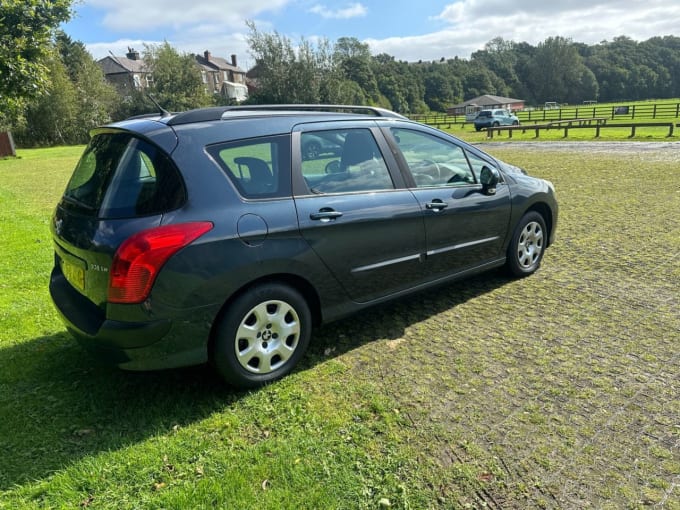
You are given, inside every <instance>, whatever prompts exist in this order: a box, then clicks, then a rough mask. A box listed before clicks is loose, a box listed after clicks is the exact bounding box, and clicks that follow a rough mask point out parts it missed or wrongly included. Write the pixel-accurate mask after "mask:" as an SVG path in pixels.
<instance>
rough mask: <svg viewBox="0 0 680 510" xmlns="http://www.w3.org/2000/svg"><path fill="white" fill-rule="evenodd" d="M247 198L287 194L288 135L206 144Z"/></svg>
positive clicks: (275, 196)
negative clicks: (209, 145) (210, 145)
mask: <svg viewBox="0 0 680 510" xmlns="http://www.w3.org/2000/svg"><path fill="white" fill-rule="evenodd" d="M208 152H209V153H210V155H212V157H213V158H214V159H215V160H216V161H217V162H218V163H219V164H220V166H221V167H222V170H224V172H225V173H226V174H227V176H228V177H229V179H231V181H232V182H233V183H234V185H235V186H236V188H237V189H238V191H239V193H240V194H241V195H243V196H244V197H246V198H278V197H284V196H290V194H291V191H290V137H289V136H287V135H279V136H273V137H266V138H255V139H249V140H240V141H238V142H233V143H229V144H220V145H214V146H212V147H208Z"/></svg>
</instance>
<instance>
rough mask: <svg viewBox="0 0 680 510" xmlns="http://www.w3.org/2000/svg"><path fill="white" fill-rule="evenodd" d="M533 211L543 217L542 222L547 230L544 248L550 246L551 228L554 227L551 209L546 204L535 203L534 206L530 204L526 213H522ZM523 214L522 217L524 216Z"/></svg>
mask: <svg viewBox="0 0 680 510" xmlns="http://www.w3.org/2000/svg"><path fill="white" fill-rule="evenodd" d="M531 211H535V212H537V213H538V214H540V215H541V216H543V221H545V228H546V229H547V230H548V232H547V234H548V235H547V236H546V248H547V247H548V246H550V240H551V239H552V232H553V227H554V218H553V212H552V209H550V206H548V204H546V203H545V202H536V203H535V204H532V205H531V207H529V208H528V209H527V210H526V211H524V214H526V213H528V212H531ZM524 214H523V215H522V216H524Z"/></svg>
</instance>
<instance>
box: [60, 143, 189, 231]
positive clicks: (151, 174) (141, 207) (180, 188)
mask: <svg viewBox="0 0 680 510" xmlns="http://www.w3.org/2000/svg"><path fill="white" fill-rule="evenodd" d="M64 199H65V200H66V201H67V202H70V203H72V204H74V205H75V206H77V207H81V208H83V209H86V210H89V211H92V212H93V213H97V214H98V215H99V217H100V218H107V219H115V218H129V217H137V216H147V215H153V214H160V213H163V212H167V211H170V210H173V209H177V208H178V207H180V206H181V205H182V204H183V203H184V201H185V200H186V191H185V188H184V183H183V181H182V178H181V177H180V175H179V172H178V170H177V168H176V167H175V165H174V164H173V163H172V161H170V159H169V158H168V156H167V155H166V154H165V153H164V152H162V151H161V150H160V149H159V148H158V147H156V146H154V145H152V144H151V143H149V142H147V141H145V140H142V139H140V138H136V137H134V136H132V135H131V134H127V133H113V134H112V133H107V134H101V135H97V136H95V137H94V138H93V139H92V141H91V142H90V144H89V145H88V147H87V149H86V150H85V153H84V154H83V156H82V157H81V159H80V161H79V163H78V165H77V166H76V169H75V171H74V172H73V176H72V177H71V180H70V181H69V183H68V185H67V186H66V191H65V192H64Z"/></svg>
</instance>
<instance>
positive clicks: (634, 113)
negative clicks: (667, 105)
mask: <svg viewBox="0 0 680 510" xmlns="http://www.w3.org/2000/svg"><path fill="white" fill-rule="evenodd" d="M654 111H655V114H656V105H654ZM634 118H635V105H633V116H632V117H631V118H630V119H631V120H633V119H634Z"/></svg>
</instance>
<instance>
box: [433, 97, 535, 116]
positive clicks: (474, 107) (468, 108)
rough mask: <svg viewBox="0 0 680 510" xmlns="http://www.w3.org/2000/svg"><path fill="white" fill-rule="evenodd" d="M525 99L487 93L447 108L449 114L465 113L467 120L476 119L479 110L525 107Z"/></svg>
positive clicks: (518, 108)
mask: <svg viewBox="0 0 680 510" xmlns="http://www.w3.org/2000/svg"><path fill="white" fill-rule="evenodd" d="M524 103H525V101H524V99H513V98H511V97H501V96H492V95H490V94H485V95H483V96H479V97H475V98H474V99H470V100H468V101H465V102H463V103H460V104H457V105H454V106H451V107H450V108H447V110H446V113H448V114H449V115H465V118H466V120H474V118H475V116H476V115H477V112H478V111H480V110H488V109H491V108H504V109H506V110H509V111H510V112H514V111H516V110H522V109H524Z"/></svg>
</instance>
